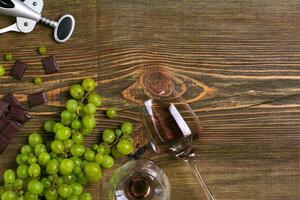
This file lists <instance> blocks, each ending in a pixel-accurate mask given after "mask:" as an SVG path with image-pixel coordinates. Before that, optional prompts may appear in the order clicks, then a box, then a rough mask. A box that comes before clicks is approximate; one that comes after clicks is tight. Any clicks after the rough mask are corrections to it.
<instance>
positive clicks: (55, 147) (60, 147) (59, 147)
mask: <svg viewBox="0 0 300 200" xmlns="http://www.w3.org/2000/svg"><path fill="white" fill-rule="evenodd" d="M64 149H65V147H64V144H63V142H62V141H60V140H53V141H52V143H51V150H52V151H53V152H54V153H57V154H59V153H62V152H63V151H64Z"/></svg>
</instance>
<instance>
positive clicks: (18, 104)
mask: <svg viewBox="0 0 300 200" xmlns="http://www.w3.org/2000/svg"><path fill="white" fill-rule="evenodd" d="M3 101H4V102H6V103H8V104H9V105H10V106H15V107H20V108H22V109H23V110H25V108H24V106H23V105H22V104H21V102H19V101H18V100H17V98H16V97H15V96H14V95H13V94H12V93H9V94H7V95H6V96H5V97H4V98H3Z"/></svg>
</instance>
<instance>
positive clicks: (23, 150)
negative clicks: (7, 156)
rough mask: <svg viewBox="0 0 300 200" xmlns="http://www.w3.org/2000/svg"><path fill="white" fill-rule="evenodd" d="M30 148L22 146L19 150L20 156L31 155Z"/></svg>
mask: <svg viewBox="0 0 300 200" xmlns="http://www.w3.org/2000/svg"><path fill="white" fill-rule="evenodd" d="M31 150H32V149H31V147H30V146H29V145H28V144H26V145H23V146H22V148H21V154H29V153H31Z"/></svg>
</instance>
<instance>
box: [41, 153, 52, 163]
mask: <svg viewBox="0 0 300 200" xmlns="http://www.w3.org/2000/svg"><path fill="white" fill-rule="evenodd" d="M49 160H50V154H49V153H47V152H42V153H40V155H39V157H38V163H39V164H40V165H46V164H47V162H48V161H49Z"/></svg>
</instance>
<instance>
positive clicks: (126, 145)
mask: <svg viewBox="0 0 300 200" xmlns="http://www.w3.org/2000/svg"><path fill="white" fill-rule="evenodd" d="M117 150H118V151H119V152H120V153H121V154H123V155H128V154H130V153H132V152H133V146H132V144H131V142H129V141H128V140H124V139H122V140H120V141H119V142H118V144H117Z"/></svg>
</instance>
